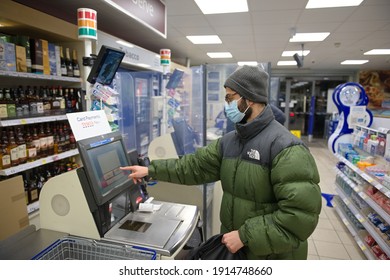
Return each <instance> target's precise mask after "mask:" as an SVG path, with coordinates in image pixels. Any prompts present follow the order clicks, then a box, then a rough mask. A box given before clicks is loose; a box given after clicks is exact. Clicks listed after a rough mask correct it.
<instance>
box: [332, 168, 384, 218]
mask: <svg viewBox="0 0 390 280" xmlns="http://www.w3.org/2000/svg"><path fill="white" fill-rule="evenodd" d="M337 173H338V175H339V176H341V177H342V179H343V180H344V181H345V182H346V183H347V184H348V185H349V186H350V187H351V188H352V189H353V190H354V191H355V192H356V193H357V194H358V195H359V196H360V197H361V198H362V199H363V200H364V201H365V202H366V203H367V204H368V205H369V206H370V207H371V208H372V209H374V210H375V212H376V213H378V214H379V216H381V217H382V218H383V219H384V220H385V221H386V222H387V223H388V224H390V215H389V214H388V213H387V212H386V211H385V210H383V208H382V207H380V206H379V205H378V204H377V203H376V202H375V201H374V200H373V199H372V198H371V197H369V196H368V195H367V194H366V193H365V192H363V191H362V190H361V189H360V188H359V187H358V186H357V185H356V184H355V183H354V182H352V181H351V180H350V179H349V178H348V176H346V175H345V174H344V173H342V172H341V171H340V170H339V171H338V172H337Z"/></svg>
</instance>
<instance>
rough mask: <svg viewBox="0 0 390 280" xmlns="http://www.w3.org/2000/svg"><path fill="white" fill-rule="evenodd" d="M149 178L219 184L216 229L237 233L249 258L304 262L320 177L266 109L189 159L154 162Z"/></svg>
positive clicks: (303, 151) (314, 220)
mask: <svg viewBox="0 0 390 280" xmlns="http://www.w3.org/2000/svg"><path fill="white" fill-rule="evenodd" d="M149 175H150V176H151V177H152V178H153V179H157V180H161V181H168V182H172V183H177V184H184V185H197V184H204V183H210V182H215V181H218V180H221V183H222V188H223V197H222V204H221V212H220V219H221V224H222V225H221V232H222V233H226V232H230V231H233V230H238V231H239V236H240V239H241V241H242V242H243V243H244V245H245V246H244V250H245V252H246V254H247V256H248V258H249V259H306V258H307V238H308V237H309V236H310V235H311V234H312V233H313V231H314V229H315V227H316V225H317V223H318V216H319V214H320V211H321V191H320V188H319V186H318V183H319V174H318V170H317V167H316V164H315V161H314V159H313V157H312V155H311V154H310V152H309V150H308V149H307V148H306V146H305V145H304V144H303V142H302V141H301V140H300V139H298V138H296V137H295V136H293V135H292V134H291V133H290V132H289V131H288V130H287V129H286V128H284V127H283V126H282V125H280V124H279V123H278V122H277V121H275V120H274V116H273V114H272V111H271V109H270V106H267V107H266V108H265V110H264V111H263V113H261V114H260V115H259V116H258V117H257V118H256V119H254V120H253V121H251V122H249V123H246V124H237V125H236V131H232V132H230V133H228V134H226V135H224V136H223V137H222V138H219V139H218V140H216V141H214V142H212V143H211V144H210V145H208V146H207V147H203V148H200V149H198V150H197V151H196V152H195V153H194V154H190V155H185V156H184V157H182V158H181V159H179V160H177V159H176V160H175V159H170V160H155V161H152V162H151V165H150V166H149ZM157 186H158V185H157Z"/></svg>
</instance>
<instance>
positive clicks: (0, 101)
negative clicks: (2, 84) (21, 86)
mask: <svg viewBox="0 0 390 280" xmlns="http://www.w3.org/2000/svg"><path fill="white" fill-rule="evenodd" d="M4 90H5V89H2V88H0V119H6V118H8V113H7V103H6V102H5V99H4Z"/></svg>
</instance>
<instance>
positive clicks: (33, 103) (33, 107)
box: [26, 86, 38, 116]
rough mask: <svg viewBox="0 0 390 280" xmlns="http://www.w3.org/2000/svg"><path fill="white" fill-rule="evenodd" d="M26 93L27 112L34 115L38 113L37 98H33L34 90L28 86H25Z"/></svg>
mask: <svg viewBox="0 0 390 280" xmlns="http://www.w3.org/2000/svg"><path fill="white" fill-rule="evenodd" d="M26 95H27V100H28V107H29V114H30V116H34V115H36V114H38V110H37V100H36V98H35V95H34V91H33V89H31V87H30V86H27V89H26Z"/></svg>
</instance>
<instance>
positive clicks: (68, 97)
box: [64, 88, 72, 113]
mask: <svg viewBox="0 0 390 280" xmlns="http://www.w3.org/2000/svg"><path fill="white" fill-rule="evenodd" d="M64 97H65V106H66V113H72V96H71V95H70V90H69V89H68V88H66V89H65V93H64Z"/></svg>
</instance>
